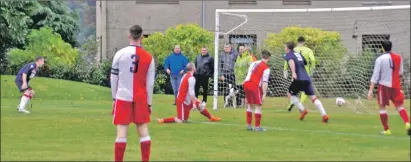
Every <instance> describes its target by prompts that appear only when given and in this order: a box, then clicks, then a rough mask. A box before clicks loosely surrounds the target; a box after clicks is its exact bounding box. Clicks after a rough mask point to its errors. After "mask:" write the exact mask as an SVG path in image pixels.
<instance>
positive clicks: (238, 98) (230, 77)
mask: <svg viewBox="0 0 411 162" xmlns="http://www.w3.org/2000/svg"><path fill="white" fill-rule="evenodd" d="M224 78H225V80H224V81H221V82H222V88H224V89H225V91H224V101H225V98H226V96H228V94H229V93H230V87H229V84H231V85H232V86H233V88H234V91H235V90H238V87H237V85H236V84H235V75H234V74H226V75H224ZM240 95H241V94H240V93H238V94H236V95H235V97H236V104H237V105H241V96H240ZM228 104H229V106H232V101H229V103H228Z"/></svg>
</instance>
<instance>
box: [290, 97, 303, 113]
mask: <svg viewBox="0 0 411 162" xmlns="http://www.w3.org/2000/svg"><path fill="white" fill-rule="evenodd" d="M291 104H294V105H295V106H297V107H298V110H299V111H300V112H303V111H304V110H305V108H304V106H303V104H302V103H301V102H300V101H298V98H297V96H291Z"/></svg>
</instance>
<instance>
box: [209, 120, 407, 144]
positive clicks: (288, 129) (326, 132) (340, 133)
mask: <svg viewBox="0 0 411 162" xmlns="http://www.w3.org/2000/svg"><path fill="white" fill-rule="evenodd" d="M201 123H202V124H214V125H224V126H235V127H244V128H245V125H238V124H228V123H215V122H201ZM264 128H266V129H272V130H279V131H296V132H310V133H319V134H335V135H346V136H359V137H375V138H390V139H401V140H410V138H409V137H408V138H407V137H393V136H383V135H366V134H358V133H346V132H332V131H322V130H320V131H312V130H304V129H290V128H281V127H264ZM404 134H405V132H404Z"/></svg>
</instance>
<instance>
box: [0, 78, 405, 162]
mask: <svg viewBox="0 0 411 162" xmlns="http://www.w3.org/2000/svg"><path fill="white" fill-rule="evenodd" d="M31 83H32V85H31V86H32V87H33V88H34V90H35V92H36V96H35V98H33V100H32V101H31V102H30V103H29V104H28V110H30V111H31V112H32V113H31V114H21V113H17V110H16V106H17V104H18V103H19V100H20V97H21V96H20V94H19V93H18V92H17V88H16V87H15V85H14V77H12V76H1V139H2V140H1V160H2V161H29V160H37V161H57V160H64V161H85V160H89V161H95V160H99V161H111V160H113V145H114V140H115V127H114V125H112V124H111V121H112V116H111V110H112V109H111V104H112V101H111V92H110V89H109V88H104V87H99V86H93V85H88V84H84V83H78V82H70V81H63V80H54V79H46V78H34V79H33V80H32V81H31ZM172 100H173V96H166V95H155V97H154V99H153V101H154V104H153V114H152V122H151V123H150V125H149V127H150V136H151V138H152V149H151V160H152V161H170V160H172V161H183V160H184V161H187V160H189V161H214V160H220V161H244V160H246V161H255V160H312V161H314V160H333V161H345V160H361V161H362V160H376V161H409V159H410V143H409V142H410V137H409V136H407V135H406V133H405V130H404V125H403V123H402V120H401V118H400V117H399V116H398V115H397V113H396V111H394V110H393V109H390V111H389V115H390V116H389V124H390V126H391V128H392V131H393V134H392V135H389V136H383V135H380V134H378V131H380V130H381V124H380V121H379V117H378V115H377V114H376V113H372V114H355V113H353V112H352V111H351V110H349V109H348V108H345V107H337V106H335V99H322V101H323V104H324V106H325V108H326V110H327V112H328V114H329V117H330V121H329V123H328V124H323V123H321V117H320V115H319V113H318V112H316V111H314V107H313V106H312V104H311V103H309V102H306V103H305V104H304V105H307V108H309V109H310V110H313V111H311V112H310V113H309V114H308V116H307V117H306V119H305V120H304V121H299V120H298V117H299V113H297V111H296V110H294V111H293V112H288V111H286V105H287V104H288V100H287V99H286V98H269V99H268V101H266V102H265V103H264V106H263V114H262V126H263V127H265V128H266V129H267V131H265V132H252V131H246V130H245V110H244V109H233V108H223V107H222V105H223V104H222V103H221V104H220V105H221V106H220V109H219V110H218V111H213V110H212V105H211V102H210V105H208V109H209V110H210V113H212V114H213V115H215V116H217V117H221V118H222V121H221V122H218V123H210V122H208V121H207V119H206V118H204V117H203V116H201V115H200V114H199V112H198V111H194V112H191V118H190V120H192V121H193V122H192V123H188V124H161V125H160V124H157V123H156V122H155V119H156V118H162V117H171V116H174V115H175V107H174V106H173V105H171V104H172ZM209 100H210V101H212V97H211V96H209ZM373 102H374V101H373ZM31 106H32V107H31ZM405 106H406V107H409V100H407V102H406V105H405ZM369 110H370V112H374V111H375V112H377V109H376V107H370V108H369ZM134 128H135V127H134V126H132V125H130V129H129V133H128V134H129V137H128V138H127V140H128V145H127V148H126V153H125V160H128V161H130V160H133V161H136V160H140V145H139V137H138V136H137V133H136V131H135V129H134Z"/></svg>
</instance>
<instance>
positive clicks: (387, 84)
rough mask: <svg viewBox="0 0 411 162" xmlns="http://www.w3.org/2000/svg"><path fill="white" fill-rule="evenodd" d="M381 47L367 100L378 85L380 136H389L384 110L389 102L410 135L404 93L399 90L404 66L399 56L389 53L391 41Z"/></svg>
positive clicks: (386, 116) (383, 43) (384, 42)
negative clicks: (381, 52)
mask: <svg viewBox="0 0 411 162" xmlns="http://www.w3.org/2000/svg"><path fill="white" fill-rule="evenodd" d="M382 47H383V49H384V53H383V54H382V55H381V56H379V57H378V58H377V60H376V61H375V66H374V72H373V74H372V77H371V83H370V89H369V92H368V99H372V96H373V89H374V86H375V84H378V92H377V99H378V105H379V106H380V119H381V123H382V125H383V126H384V130H382V131H381V133H382V134H391V130H390V128H389V127H388V115H387V111H386V110H385V107H386V106H389V105H390V100H391V101H392V102H393V104H394V106H395V108H396V109H397V111H398V112H399V114H400V116H401V118H402V120H403V121H404V123H405V129H406V130H407V131H408V135H410V131H411V130H410V122H409V118H408V114H407V111H406V110H405V109H404V106H403V105H404V93H403V92H402V90H401V75H402V73H403V71H404V67H403V66H404V65H403V61H402V58H401V55H399V54H396V53H393V52H391V48H392V43H391V41H383V42H382Z"/></svg>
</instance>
